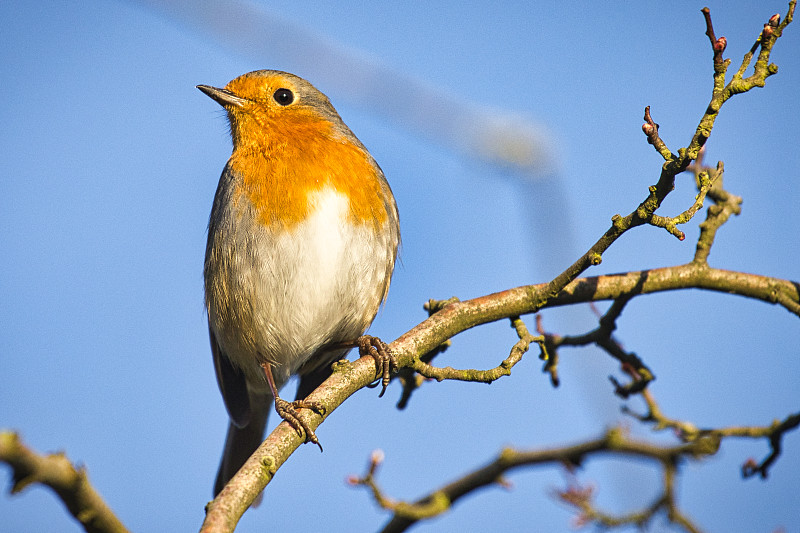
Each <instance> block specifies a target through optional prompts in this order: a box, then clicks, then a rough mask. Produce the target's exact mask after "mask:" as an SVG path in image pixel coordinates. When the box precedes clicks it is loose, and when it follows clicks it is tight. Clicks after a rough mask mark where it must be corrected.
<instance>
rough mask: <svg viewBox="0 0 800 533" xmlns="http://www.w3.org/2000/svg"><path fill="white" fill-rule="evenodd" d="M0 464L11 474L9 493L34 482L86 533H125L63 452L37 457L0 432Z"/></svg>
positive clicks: (12, 435) (9, 434)
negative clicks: (56, 499) (49, 491)
mask: <svg viewBox="0 0 800 533" xmlns="http://www.w3.org/2000/svg"><path fill="white" fill-rule="evenodd" d="M0 462H3V463H6V464H7V465H8V466H10V467H11V469H12V471H13V479H14V483H13V485H12V487H11V492H12V494H15V493H18V492H22V491H23V490H25V489H26V488H27V487H28V486H30V485H32V484H34V483H40V484H42V485H45V486H47V487H50V488H51V489H53V491H54V492H55V493H56V494H57V495H58V497H59V498H61V501H63V502H64V505H66V507H67V509H69V512H70V513H71V514H72V516H74V517H75V519H76V520H77V521H78V522H80V523H81V526H83V529H84V530H86V531H87V532H88V533H127V531H128V530H127V528H126V527H125V526H124V525H123V524H122V522H121V521H120V520H119V518H117V517H116V516H115V515H114V512H113V511H112V510H111V508H110V507H108V505H106V503H105V502H104V501H103V498H102V497H101V496H100V495H99V494H98V493H97V491H96V490H95V489H94V487H92V485H91V484H90V483H89V478H88V476H87V475H86V470H85V469H83V468H75V467H74V466H73V465H72V463H70V461H69V459H67V457H66V456H65V455H64V454H63V453H55V454H49V455H39V454H38V453H36V452H34V451H33V450H31V449H30V448H28V447H27V446H25V445H24V444H23V443H22V441H21V440H20V438H19V436H18V435H17V434H16V433H12V432H9V431H2V432H0Z"/></svg>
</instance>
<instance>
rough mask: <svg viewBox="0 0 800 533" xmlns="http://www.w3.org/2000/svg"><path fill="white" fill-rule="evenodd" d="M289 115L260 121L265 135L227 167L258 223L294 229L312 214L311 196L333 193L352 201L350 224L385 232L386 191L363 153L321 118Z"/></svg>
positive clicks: (233, 157)
mask: <svg viewBox="0 0 800 533" xmlns="http://www.w3.org/2000/svg"><path fill="white" fill-rule="evenodd" d="M287 115H288V114H287ZM287 115H283V116H282V117H280V120H269V119H262V120H259V121H258V122H259V124H257V127H258V129H259V131H260V132H262V135H261V136H260V137H256V139H255V142H252V141H253V139H252V138H251V142H249V143H247V145H245V146H235V148H234V151H233V154H232V155H231V159H230V161H229V165H230V169H231V170H232V171H233V172H235V173H236V174H238V175H239V176H241V178H242V182H241V183H242V190H241V191H239V194H243V195H245V196H246V198H247V199H248V200H249V202H250V203H251V205H253V206H254V208H255V210H256V213H257V216H258V219H259V220H260V221H261V222H262V223H264V224H265V225H283V226H284V227H287V228H288V227H291V226H293V225H295V224H297V223H299V222H301V221H303V220H305V219H306V218H307V217H308V216H309V215H310V214H311V212H312V209H313V205H312V204H311V198H312V195H313V193H315V192H317V191H320V190H322V189H325V188H332V189H334V190H335V191H337V192H338V193H340V194H342V195H343V196H345V197H347V198H348V199H349V200H350V205H349V219H350V221H351V222H353V223H354V224H367V225H373V226H374V227H376V228H379V227H381V226H383V224H384V223H385V222H386V220H387V218H388V214H387V212H386V209H387V206H386V204H385V202H384V199H383V198H384V193H383V191H382V187H384V186H385V185H383V183H382V178H381V176H380V175H379V173H380V170H379V169H378V168H377V165H375V164H374V163H373V162H372V159H371V158H370V157H369V155H368V154H366V153H365V151H364V149H363V148H361V147H360V146H359V145H357V144H355V143H353V142H352V141H351V140H350V139H349V138H348V137H347V136H344V135H342V134H339V133H337V132H335V131H334V128H333V126H332V125H331V124H330V122H328V121H327V120H325V119H323V118H319V117H316V116H314V115H313V114H311V113H308V114H306V113H302V114H295V115H293V116H287ZM252 126H253V127H256V124H252ZM235 141H236V140H234V142H235Z"/></svg>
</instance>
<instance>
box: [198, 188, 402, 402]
mask: <svg viewBox="0 0 800 533" xmlns="http://www.w3.org/2000/svg"><path fill="white" fill-rule="evenodd" d="M311 200H312V204H313V205H314V206H315V207H314V209H313V211H312V213H311V215H310V216H309V217H308V218H307V219H306V220H304V221H303V222H300V223H298V224H296V225H294V226H291V227H290V228H288V229H285V228H283V227H281V226H277V227H272V228H268V227H266V226H264V225H262V224H260V223H258V221H256V220H255V219H254V218H253V214H252V211H249V210H236V211H237V212H236V213H235V214H234V213H230V215H231V216H234V217H236V218H237V219H238V220H236V221H231V222H234V223H233V224H230V225H228V230H230V231H232V232H233V234H234V238H233V239H230V240H229V241H228V242H233V243H235V244H234V245H233V246H232V247H230V248H229V249H228V250H225V252H224V253H223V254H222V256H223V257H225V256H227V258H228V260H227V261H223V262H222V263H221V264H220V267H219V268H217V269H216V270H217V272H216V275H218V276H220V277H219V279H218V280H217V281H218V282H220V283H221V284H222V285H224V286H225V288H224V290H223V291H222V292H223V293H224V294H227V295H237V298H236V300H231V299H229V298H220V299H219V300H221V301H219V302H211V301H210V302H209V318H210V319H211V323H212V327H215V334H216V338H217V341H218V342H219V344H220V348H221V349H222V351H223V352H224V353H225V354H226V355H227V356H228V357H229V358H230V359H231V361H232V362H233V364H234V365H235V366H237V367H239V368H241V369H242V370H244V372H245V374H246V376H247V378H248V381H249V382H250V383H251V384H253V385H257V384H258V383H259V382H260V381H263V373H262V371H261V368H260V366H259V364H260V362H264V361H266V362H269V363H271V364H272V365H273V375H274V376H275V380H276V382H277V384H278V386H279V387H280V386H281V385H282V384H283V383H285V381H286V380H288V378H289V376H290V375H291V374H293V373H295V372H296V371H297V369H298V368H299V367H300V366H301V365H302V364H303V363H304V362H306V361H307V360H308V359H309V358H310V357H312V356H313V355H315V353H317V351H318V350H320V348H323V347H325V346H327V345H330V344H331V343H335V342H342V341H353V340H355V339H356V338H357V337H358V336H359V335H361V334H362V333H363V332H364V330H365V329H366V327H367V326H368V325H369V323H370V322H371V321H372V319H373V318H374V316H375V313H376V312H377V310H378V307H379V306H380V303H381V300H382V298H383V295H384V292H385V288H386V283H388V280H387V275H388V273H390V272H391V269H388V270H387V264H388V263H390V262H392V261H393V254H394V246H395V245H396V243H395V242H390V237H389V236H388V235H386V236H380V235H376V234H375V231H374V228H373V226H372V225H366V224H354V223H353V222H352V221H351V220H350V219H349V200H348V199H347V197H345V196H343V195H341V194H339V193H337V192H336V191H334V190H333V189H325V190H323V191H320V192H319V193H316V194H315V195H314V196H313V197H312V198H311ZM387 233H388V232H387ZM212 298H213V295H212ZM212 313H215V314H216V315H217V316H212ZM217 318H221V320H220V319H217Z"/></svg>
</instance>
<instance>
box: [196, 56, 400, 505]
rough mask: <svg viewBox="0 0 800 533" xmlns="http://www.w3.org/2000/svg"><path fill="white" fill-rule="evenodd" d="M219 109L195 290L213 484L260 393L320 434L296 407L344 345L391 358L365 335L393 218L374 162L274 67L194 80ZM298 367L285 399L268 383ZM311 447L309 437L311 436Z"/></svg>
mask: <svg viewBox="0 0 800 533" xmlns="http://www.w3.org/2000/svg"><path fill="white" fill-rule="evenodd" d="M197 88H198V89H200V90H201V91H202V92H204V93H205V94H206V95H208V96H209V97H211V98H212V99H213V100H215V101H216V102H217V103H218V104H220V105H221V106H222V107H223V108H225V110H226V111H227V114H228V121H229V123H230V133H231V138H232V140H233V153H232V154H231V157H230V159H229V160H228V163H227V165H226V166H225V169H224V170H223V172H222V176H221V178H220V180H219V185H218V187H217V192H216V195H215V197H214V204H213V207H212V209H211V217H210V219H209V223H208V244H207V246H206V257H205V268H204V277H205V303H206V309H207V311H208V330H209V335H210V338H211V352H212V354H213V357H214V368H215V370H216V375H217V383H218V385H219V389H220V391H221V393H222V398H223V400H224V402H225V407H226V408H227V411H228V415H229V417H230V424H229V427H228V434H227V438H226V442H225V449H224V451H223V455H222V461H221V464H220V467H219V472H218V474H217V479H216V483H215V487H214V493H215V494H218V493H219V492H220V491H221V490H222V488H223V487H224V486H225V484H226V483H227V482H228V481H229V480H230V478H231V477H233V475H234V474H235V473H236V472H237V471H238V470H239V468H240V467H241V466H242V465H243V464H244V462H245V461H246V460H247V458H248V457H249V456H250V455H251V454H252V452H253V451H255V449H256V448H257V447H258V446H259V444H261V441H262V440H263V438H264V430H265V427H266V422H267V414H268V412H269V408H270V404H271V403H272V402H273V401H274V406H275V410H276V411H277V412H278V415H280V417H281V418H283V419H284V420H286V421H287V422H289V423H290V424H291V425H292V426H293V427H294V428H295V429H296V430H297V431H298V432H299V433H300V434H305V436H306V441H307V442H308V441H311V442H315V443H317V444H319V440H318V439H317V437H316V435H315V434H314V431H313V430H312V429H311V428H310V427H308V426H307V425H306V424H305V423H304V422H303V421H302V420H301V419H300V418H298V416H297V414H298V410H299V409H302V408H310V409H313V410H315V411H317V412H319V413H320V414H322V409H321V406H319V405H318V404H316V403H314V402H309V401H306V400H304V398H305V397H306V396H307V395H308V394H309V393H310V392H311V391H313V390H314V389H315V388H316V387H317V386H318V385H320V384H321V383H322V382H323V381H324V380H325V379H326V378H327V377H328V376H329V375H330V373H331V363H332V362H334V361H336V360H338V359H341V358H342V357H343V356H344V354H345V353H346V352H347V351H348V350H349V349H350V348H352V347H354V346H358V347H359V350H360V351H361V353H362V355H366V354H370V355H372V356H373V357H374V358H375V361H376V367H377V368H378V373H379V375H380V376H381V377H382V378H383V389H384V390H385V389H386V385H387V384H388V382H389V372H390V371H392V370H394V369H395V368H396V363H395V362H394V360H393V359H392V357H391V356H390V354H388V351H387V350H386V345H385V344H384V343H382V342H381V341H380V340H379V339H377V338H375V337H369V336H366V335H364V332H365V331H366V329H367V327H369V325H370V324H371V323H372V321H373V319H374V318H375V315H376V313H377V312H378V309H379V307H380V305H381V304H382V302H383V301H384V299H385V298H386V294H387V292H388V290H389V282H390V279H391V276H392V271H393V270H394V263H395V258H396V257H397V247H398V243H399V241H400V226H399V222H398V215H397V205H396V203H395V200H394V196H393V195H392V191H391V189H390V188H389V184H388V183H387V181H386V178H385V177H384V175H383V171H382V170H381V168H380V167H379V166H378V164H377V163H376V162H375V160H374V159H373V158H372V156H371V155H370V153H369V152H368V151H367V149H366V148H365V147H364V145H363V144H361V141H359V140H358V139H357V138H356V136H355V135H353V132H351V131H350V129H349V128H348V127H347V125H345V123H344V122H343V121H342V119H341V117H339V114H338V113H337V112H336V110H335V109H334V107H333V106H332V105H331V103H330V101H329V100H328V98H327V97H326V96H325V95H324V94H322V93H321V92H320V91H318V90H317V89H316V88H315V87H314V86H313V85H311V84H310V83H309V82H307V81H306V80H304V79H302V78H300V77H298V76H295V75H293V74H289V73H286V72H280V71H277V70H258V71H255V72H250V73H248V74H244V75H242V76H240V77H238V78H236V79H234V80H233V81H231V82H230V83H228V85H226V86H225V88H224V89H219V88H215V87H210V86H208V85H198V86H197ZM292 375H299V376H300V384H299V386H298V390H297V396H296V400H295V401H294V402H288V401H286V400H284V399H282V398H280V396H278V391H279V390H280V389H281V387H282V386H283V385H284V384H285V383H286V381H287V380H288V379H289V377H290V376H292ZM320 449H321V447H320Z"/></svg>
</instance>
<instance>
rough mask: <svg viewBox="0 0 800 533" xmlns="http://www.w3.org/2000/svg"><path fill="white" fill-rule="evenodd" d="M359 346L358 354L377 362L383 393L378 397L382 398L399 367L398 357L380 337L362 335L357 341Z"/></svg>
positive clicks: (377, 373)
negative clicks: (392, 375) (367, 356)
mask: <svg viewBox="0 0 800 533" xmlns="http://www.w3.org/2000/svg"><path fill="white" fill-rule="evenodd" d="M356 344H357V346H358V353H359V354H360V355H361V356H362V357H363V356H365V355H369V356H370V357H372V358H373V359H374V360H375V370H376V374H375V375H376V377H377V378H380V382H381V385H382V386H383V387H382V388H381V393H380V394H379V395H378V397H379V398H380V397H381V396H383V393H385V392H386V387H388V386H389V381H390V380H391V374H392V373H393V372H397V371H398V369H399V365H398V364H397V356H395V355H394V354H392V353H391V352H390V351H389V346H388V345H387V344H386V343H385V342H383V341H382V340H380V339H379V338H378V337H373V336H371V335H362V336H360V337H359V338H358V340H357V341H356Z"/></svg>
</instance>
